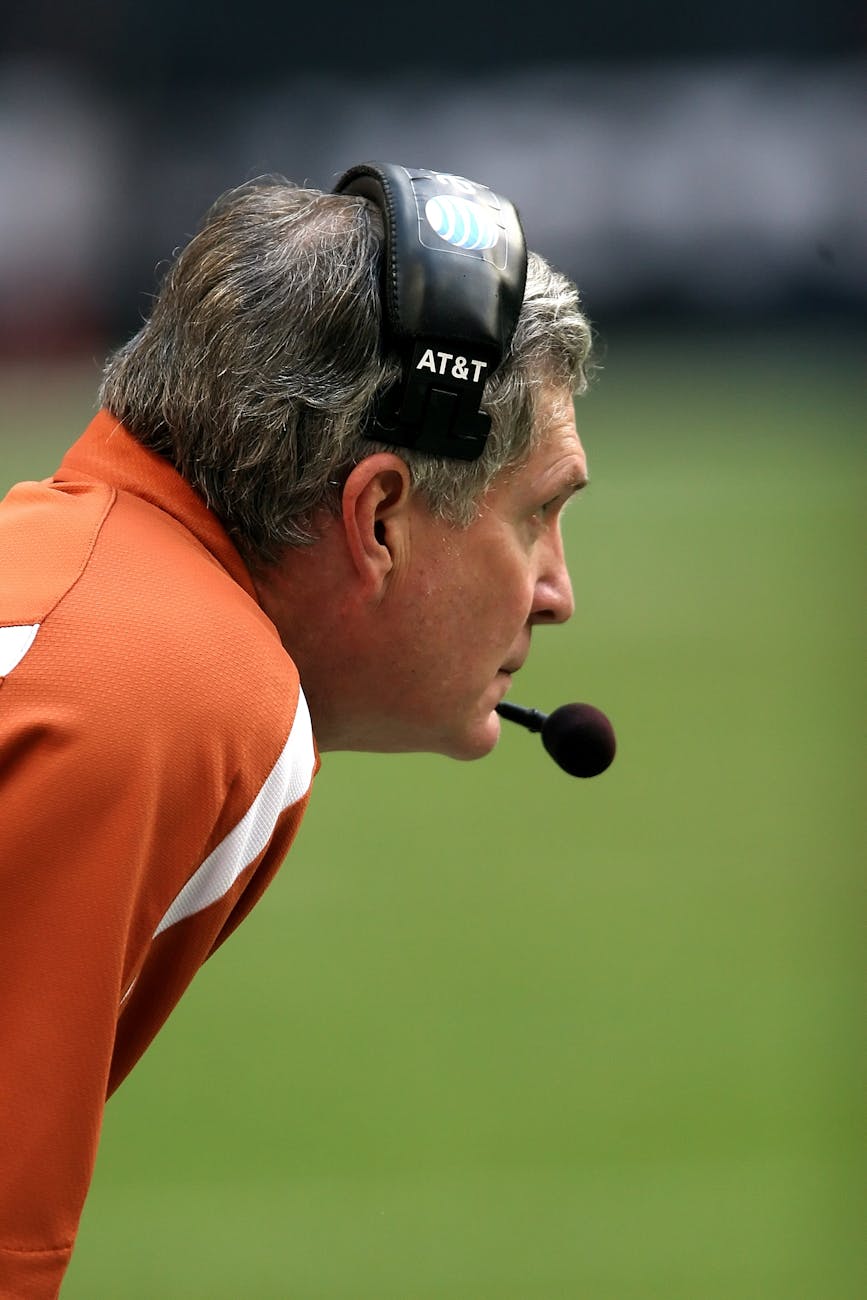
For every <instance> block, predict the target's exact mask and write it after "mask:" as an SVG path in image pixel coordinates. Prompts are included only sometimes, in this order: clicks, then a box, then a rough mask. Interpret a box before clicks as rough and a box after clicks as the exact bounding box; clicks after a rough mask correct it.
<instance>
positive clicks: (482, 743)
mask: <svg viewBox="0 0 867 1300" xmlns="http://www.w3.org/2000/svg"><path fill="white" fill-rule="evenodd" d="M499 739H500V716H499V714H498V713H495V712H494V711H493V709H492V710H491V711H490V712H489V713H487V714H486V715H485V716H484V717H483V718H480V719H478V720H476V721H475V722H474V723H473V724H472V725H471V726H469V727H467V728H466V729H465V730H464V731H463V732H461V734H460V735H458V736H455V737H454V738H453V739H452V740H451V742H450V743H449V744H448V746H447V747H444V748H443V751H442V752H443V753H444V754H445V755H446V756H447V757H448V758H456V759H458V761H459V762H463V763H471V762H473V761H474V760H475V759H477V758H485V757H486V755H488V754H490V752H491V750H492V749H494V747H495V746H496V744H497V741H498V740H499Z"/></svg>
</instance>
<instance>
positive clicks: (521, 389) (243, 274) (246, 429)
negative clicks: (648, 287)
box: [100, 177, 591, 566]
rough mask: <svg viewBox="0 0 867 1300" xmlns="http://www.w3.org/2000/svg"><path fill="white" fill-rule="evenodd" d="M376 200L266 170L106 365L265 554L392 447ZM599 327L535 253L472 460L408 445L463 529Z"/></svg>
mask: <svg viewBox="0 0 867 1300" xmlns="http://www.w3.org/2000/svg"><path fill="white" fill-rule="evenodd" d="M382 243H383V229H382V222H381V218H380V216H379V213H378V212H377V210H376V209H375V208H374V207H373V206H372V205H371V204H369V203H368V202H367V200H366V199H362V198H360V197H357V196H346V195H334V194H325V193H322V192H321V191H319V190H312V189H303V188H300V187H298V186H295V185H293V184H291V183H290V182H288V181H286V180H284V179H283V178H282V177H264V178H261V179H259V180H257V181H252V182H250V183H248V184H246V185H243V186H241V187H239V188H238V189H235V190H231V191H229V192H228V193H227V194H225V195H223V196H222V197H221V198H219V199H218V200H217V202H216V203H215V204H214V206H213V207H212V208H211V210H210V212H209V213H208V214H207V216H206V218H205V221H204V224H203V226H202V228H201V230H200V231H199V233H198V234H197V235H196V236H195V237H194V238H193V239H192V240H191V241H190V243H189V244H188V245H187V246H186V248H185V249H184V250H183V251H182V252H181V253H180V255H179V256H178V257H177V259H176V261H175V262H174V263H173V264H172V265H171V266H170V268H169V270H168V272H167V274H166V276H165V278H164V280H163V283H162V285H161V287H160V289H159V291H158V293H157V296H156V299H155V301H154V305H153V310H152V312H151V314H150V317H149V319H148V320H147V321H146V322H145V324H144V325H143V326H142V328H141V329H140V330H139V332H138V333H137V334H136V335H135V336H134V337H133V338H132V339H131V340H130V341H129V342H128V343H126V344H125V345H124V346H123V347H121V348H120V349H119V350H118V351H117V352H116V353H115V354H114V355H113V356H112V357H110V358H109V361H108V363H107V365H106V368H105V372H104V375H103V381H102V385H101V388H100V400H101V402H102V404H103V405H104V406H105V407H107V408H108V410H109V411H110V412H111V413H112V414H113V415H114V416H115V418H116V419H118V420H120V421H122V423H123V424H124V425H125V427H126V428H127V429H128V430H129V431H130V433H132V434H133V435H134V436H135V437H136V438H137V439H138V440H139V441H140V442H141V443H143V444H144V445H145V446H146V447H149V448H151V449H152V450H153V451H156V452H158V453H160V454H161V455H163V456H165V457H166V458H167V459H168V460H169V461H170V462H171V464H172V465H174V467H175V468H176V469H177V470H178V471H179V473H180V474H182V475H183V477H184V478H185V479H187V480H188V482H190V483H191V484H192V485H193V487H195V488H196V489H197V490H198V491H199V492H200V493H201V495H202V496H203V497H204V499H205V501H206V502H207V504H208V506H209V507H210V508H211V509H212V510H213V511H214V512H215V514H216V515H217V516H218V517H219V518H220V519H221V520H222V521H223V523H224V525H225V526H226V528H227V530H228V531H229V533H230V535H231V536H232V538H233V539H234V541H235V543H236V545H237V546H238V547H239V549H240V550H241V552H242V554H243V555H244V556H245V558H246V559H247V561H248V563H250V564H252V565H254V566H256V565H262V564H268V563H270V562H273V561H274V560H275V559H277V558H278V557H279V555H280V552H281V551H283V550H284V549H285V548H286V547H291V546H301V545H305V544H307V543H309V542H310V541H312V540H314V539H315V537H316V519H317V516H318V515H320V514H321V512H322V511H323V509H324V510H327V511H330V512H332V513H334V512H336V511H338V509H339V502H340V489H341V486H342V483H343V481H344V479H345V477H346V474H347V473H348V472H349V470H350V469H351V467H352V466H353V465H354V464H356V463H357V462H358V461H359V460H362V459H363V458H364V457H365V456H367V455H370V454H371V453H372V452H373V451H375V450H382V449H384V448H385V447H386V444H382V443H376V442H372V441H370V440H369V439H367V438H365V437H364V436H363V435H362V433H361V432H360V431H361V430H362V429H363V427H364V425H365V421H366V418H367V416H368V413H369V412H370V409H371V407H372V404H373V402H374V400H375V399H376V397H377V395H378V394H380V393H382V392H383V391H384V390H385V389H386V388H387V387H388V386H389V385H390V384H391V383H393V382H394V380H395V378H396V377H397V375H398V373H399V367H398V365H397V363H396V361H395V359H394V358H393V357H389V356H383V355H381V350H380V342H379V338H380V296H379V263H380V254H381V248H382ZM590 346H591V334H590V327H589V325H588V323H587V321H586V319H585V318H584V316H583V315H582V313H581V311H580V308H579V302H578V292H577V290H576V288H575V286H574V285H573V284H572V283H571V282H570V281H569V280H567V279H566V278H565V277H564V276H562V275H561V274H559V272H557V271H555V270H553V269H552V268H551V267H550V266H549V265H548V264H547V262H545V261H544V259H543V258H541V257H539V256H538V255H537V254H535V253H531V254H530V255H529V266H528V274H527V288H526V293H525V297H524V304H523V307H522V309H521V314H520V318H519V321H518V325H517V328H516V330H515V334H514V337H513V339H512V343H511V348H510V350H509V353H508V355H507V357H506V359H505V360H504V362H503V364H502V365H501V366H500V367H499V369H498V370H497V371H496V372H495V374H494V375H493V376H492V377H491V379H490V380H489V381H488V383H487V385H486V392H485V399H484V401H483V403H482V409H483V410H486V411H487V412H488V414H489V415H490V417H491V433H490V435H489V437H488V440H487V443H486V446H485V449H484V452H483V453H482V455H481V457H480V458H479V459H478V460H477V461H474V462H470V463H467V462H459V461H454V460H442V459H439V458H434V457H431V456H428V455H425V454H423V453H419V452H413V451H408V450H406V449H405V448H393V449H392V450H395V451H397V452H398V454H399V455H400V456H401V457H402V458H403V459H404V460H405V461H406V463H407V465H408V466H409V470H410V475H411V479H412V483H413V487H414V489H415V490H416V491H418V492H420V493H422V494H423V496H424V498H425V500H426V501H427V503H428V504H429V506H430V507H431V509H432V510H434V511H435V512H436V513H437V514H439V515H440V516H441V517H443V518H444V519H446V520H448V521H449V522H451V523H453V524H455V525H457V526H466V525H467V524H469V523H470V522H471V521H472V519H473V518H474V517H475V515H476V512H477V508H478V503H479V500H480V498H481V497H482V495H483V494H484V492H485V490H486V489H487V488H488V487H489V485H490V484H491V482H492V480H493V479H494V478H495V477H496V475H497V474H499V473H500V471H501V470H503V469H504V468H506V467H507V466H511V465H515V464H518V463H520V462H521V461H522V460H523V459H524V458H526V456H527V455H529V453H530V451H531V449H532V447H533V445H534V439H535V438H536V437H537V436H538V432H539V431H538V429H537V424H538V422H537V420H536V418H535V411H536V399H537V395H538V393H539V390H540V388H541V387H542V386H543V385H549V384H553V385H555V386H558V387H560V388H562V389H565V390H567V391H571V392H576V391H577V392H581V391H583V390H584V388H585V387H586V383H587V370H586V366H587V362H588V358H589V353H590Z"/></svg>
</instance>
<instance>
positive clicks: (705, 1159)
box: [0, 328, 867, 1300]
mask: <svg viewBox="0 0 867 1300" xmlns="http://www.w3.org/2000/svg"><path fill="white" fill-rule="evenodd" d="M606 342H607V354H606V357H605V364H604V370H603V372H602V373H601V375H600V377H599V379H598V381H597V384H596V386H595V388H594V391H593V393H592V394H591V396H590V397H589V398H587V399H584V400H583V401H582V402H581V403H580V405H579V427H580V428H581V430H582V433H583V435H584V439H585V442H586V445H587V447H588V452H589V458H590V467H591V476H592V479H593V484H592V487H591V490H590V491H589V492H588V493H585V494H582V499H581V500H580V502H579V503H577V504H576V505H575V506H574V508H573V509H572V510H570V512H569V513H568V515H567V517H566V521H565V531H566V539H567V548H568V551H569V554H570V557H571V560H572V568H573V576H574V579H575V588H576V598H577V606H578V609H577V614H576V617H575V619H574V620H573V622H572V623H571V624H570V625H569V626H568V627H566V628H559V629H552V630H550V631H543V632H542V633H541V634H540V635H538V637H537V641H536V646H535V651H534V655H533V656H532V657H531V659H530V662H529V664H528V666H527V667H526V669H525V670H524V671H523V672H522V674H521V676H520V678H519V679H518V682H516V688H515V698H516V699H518V700H519V701H520V702H524V703H528V704H533V705H536V706H537V707H540V708H544V709H549V708H552V707H554V706H555V705H557V704H559V703H562V702H563V701H565V700H570V699H586V700H590V701H592V702H594V703H596V704H598V705H599V706H600V707H602V708H604V709H605V710H606V711H607V712H608V713H609V715H610V716H611V718H612V720H613V721H614V723H615V726H616V728H617V732H618V738H619V753H618V757H617V759H616V761H615V764H614V766H613V767H612V768H611V769H610V770H609V771H608V772H607V773H606V774H605V775H603V776H602V777H600V778H598V779H597V780H595V781H590V782H580V781H575V780H573V779H571V778H569V777H567V776H565V775H564V774H562V773H561V772H560V771H559V770H558V769H557V768H556V767H554V765H553V764H552V763H551V762H550V761H549V760H548V759H547V758H546V756H545V755H544V753H543V751H542V749H541V746H540V745H539V742H538V740H537V739H536V738H533V737H531V736H529V735H526V734H524V733H523V732H518V731H517V730H510V731H509V732H508V734H504V735H503V738H502V741H501V744H500V746H499V747H498V749H497V751H496V752H495V753H494V755H492V756H491V757H490V758H488V759H487V760H485V761H484V762H481V763H477V764H472V765H461V764H451V763H449V762H447V761H445V760H442V759H436V758H430V757H425V756H418V757H415V756H413V757H410V758H406V757H401V758H387V757H373V756H366V755H365V756H352V755H333V756H326V758H325V760H324V762H323V766H322V771H321V773H320V775H319V777H318V778H317V781H316V789H315V795H314V798H313V801H312V803H311V808H310V812H309V815H308V818H307V820H306V822H305V825H304V827H303V829H302V833H301V835H300V837H299V840H298V842H297V844H296V847H295V848H294V850H293V852H292V854H291V856H290V858H289V859H288V861H287V863H286V866H285V867H284V869H283V872H282V873H281V875H280V876H279V877H278V879H277V881H276V882H275V884H274V885H273V886H272V888H271V890H270V891H269V893H268V894H267V895H266V897H265V899H264V901H263V903H262V904H261V906H260V907H259V908H258V909H257V911H256V912H254V914H253V915H252V917H251V918H250V919H249V921H248V922H247V923H246V924H245V925H244V926H243V927H242V929H241V930H240V931H239V933H238V934H237V935H236V936H235V937H234V938H233V939H232V940H231V941H230V943H229V944H228V945H227V946H226V947H225V948H224V949H223V950H222V951H221V952H220V953H219V954H218V956H217V957H216V958H215V959H214V961H213V962H211V963H210V964H209V966H208V968H206V969H205V970H204V971H203V972H202V973H201V974H200V975H199V976H198V978H197V980H196V982H195V984H194V986H193V988H192V989H191V990H190V992H189V993H188V995H187V997H186V999H185V1000H184V1002H183V1003H182V1005H181V1007H180V1008H179V1010H178V1011H177V1012H176V1013H175V1016H174V1017H173V1019H172V1020H171V1021H170V1023H169V1025H168V1026H167V1027H166V1029H165V1030H164V1031H163V1033H162V1035H161V1036H160V1038H159V1039H158V1040H157V1042H156V1044H155V1045H154V1047H153V1048H152V1049H151V1050H150V1052H149V1053H148V1055H147V1056H146V1057H145V1059H144V1061H143V1062H142V1063H141V1065H140V1066H139V1067H138V1068H137V1070H136V1071H135V1073H134V1074H133V1075H132V1077H131V1078H130V1079H129V1081H128V1082H127V1083H126V1084H125V1085H124V1086H123V1088H122V1089H121V1090H120V1092H119V1093H118V1095H117V1096H116V1097H115V1098H114V1099H113V1101H112V1102H111V1103H110V1105H109V1108H108V1112H107V1118H106V1124H105V1132H104V1139H103V1144H102V1149H101V1154H100V1159H99V1163H98V1167H97V1173H96V1178H95V1181H94V1184H93V1189H92V1192H91V1196H90V1199H89V1201H88V1204H87V1208H86V1211H85V1215H84V1219H83V1223H82V1229H81V1234H80V1238H79V1244H78V1247H77V1250H76V1254H75V1256H74V1259H73V1264H72V1267H71V1269H70V1272H69V1276H68V1281H67V1284H66V1286H65V1287H64V1291H63V1296H64V1300H103V1298H109V1300H115V1298H116V1297H121V1298H123V1300H139V1298H140V1300H155V1298H159V1300H241V1298H244V1300H247V1298H248V1297H249V1298H252V1300H284V1298H287V1300H808V1298H809V1300H860V1298H861V1297H862V1296H863V1295H865V1294H867V1271H865V1257H864V1248H863V1246H862V1240H863V1229H862V1219H863V1187H864V1170H865V1161H864V1142H863V1085H864V1079H865V1068H864V1066H865V1056H864V1045H865V1039H864V1033H863V1027H862V1025H863V986H864V978H863V977H864V963H863V960H862V957H861V943H862V940H861V931H862V928H863V922H862V915H863V911H862V909H863V890H862V887H861V878H862V871H863V866H862V864H863V860H864V849H865V837H864V834H863V817H862V811H861V810H862V804H863V780H862V776H863V755H864V751H863V744H862V735H863V723H864V692H863V675H862V669H861V659H862V646H863V630H864V623H863V618H862V617H861V614H860V610H861V609H862V608H863V596H862V590H861V588H862V583H861V577H862V573H863V565H862V561H861V554H862V552H863V530H862V528H861V525H860V519H859V516H860V513H861V509H862V502H863V498H864V489H865V474H864V469H865V461H864V454H863V447H864V442H863V438H864V427H865V419H864V416H865V409H864V400H863V390H862V387H861V385H862V378H861V370H862V364H863V340H858V339H855V338H853V337H852V335H851V334H850V335H848V336H845V335H839V334H834V333H832V332H829V331H828V330H827V329H825V330H822V329H819V328H817V329H816V331H815V333H814V334H809V333H806V332H800V333H797V334H796V333H793V332H788V333H786V332H780V331H777V332H775V333H764V334H751V335H749V336H748V337H745V338H742V339H735V338H733V337H731V336H728V335H724V334H722V333H709V334H707V335H706V336H704V337H703V336H702V335H701V334H700V332H696V333H695V334H693V335H691V336H690V337H688V338H686V337H680V336H664V337H660V338H658V339H656V340H654V341H651V342H648V341H647V340H642V339H639V338H638V337H637V336H634V335H628V334H625V333H619V332H618V331H613V332H612V334H611V335H610V337H608V338H607V340H606ZM93 387H94V380H93V376H91V375H85V376H83V377H82V376H80V375H77V374H70V375H66V376H61V377H60V378H59V379H57V380H56V381H54V382H53V383H49V382H47V381H46V382H45V383H40V384H39V386H38V392H37V393H36V399H37V400H36V401H35V402H34V385H33V383H32V376H30V375H26V374H18V375H17V376H16V375H12V376H8V377H7V379H6V382H5V386H4V392H5V395H6V401H5V403H4V405H3V416H2V426H3V427H2V428H0V457H2V469H3V479H4V480H7V481H8V480H9V479H11V478H13V477H15V476H17V475H18V474H20V473H22V472H25V473H29V474H33V475H35V474H42V473H44V472H46V471H47V470H48V469H49V468H50V467H51V465H52V462H53V458H54V455H55V451H56V448H57V446H58V445H60V444H62V443H63V441H64V440H65V439H66V438H67V436H68V435H70V434H74V433H76V432H77V431H78V428H79V427H80V426H81V424H82V423H83V421H84V420H85V419H86V418H87V413H88V410H89V405H90V402H91V397H92V391H93Z"/></svg>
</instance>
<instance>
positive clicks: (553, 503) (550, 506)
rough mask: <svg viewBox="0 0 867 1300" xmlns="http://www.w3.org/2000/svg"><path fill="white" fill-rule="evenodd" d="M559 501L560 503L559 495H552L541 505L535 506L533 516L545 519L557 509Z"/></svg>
mask: <svg viewBox="0 0 867 1300" xmlns="http://www.w3.org/2000/svg"><path fill="white" fill-rule="evenodd" d="M559 503H560V498H559V497H552V498H551V500H550V501H546V502H544V504H543V505H541V506H537V508H536V509H535V510H534V511H533V515H534V517H535V518H537V519H547V518H548V516H549V515H550V514H552V513H553V511H555V510H556V509H557V506H558V505H559Z"/></svg>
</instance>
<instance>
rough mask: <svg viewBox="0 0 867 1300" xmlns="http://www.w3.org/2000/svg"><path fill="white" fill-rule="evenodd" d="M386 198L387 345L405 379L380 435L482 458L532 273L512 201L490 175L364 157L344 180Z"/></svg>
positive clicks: (391, 399)
mask: <svg viewBox="0 0 867 1300" xmlns="http://www.w3.org/2000/svg"><path fill="white" fill-rule="evenodd" d="M334 192H335V193H336V194H360V195H362V196H363V197H364V198H366V199H370V200H371V202H373V203H374V204H376V206H377V207H378V208H379V210H380V211H381V213H382V217H383V221H384V224H385V249H384V255H383V264H382V304H383V346H384V347H385V349H386V350H389V351H394V352H395V353H396V354H397V356H398V357H399V359H400V363H401V371H402V373H401V378H400V380H399V381H398V383H397V384H396V385H395V386H394V388H393V389H391V391H390V392H388V393H386V394H385V395H384V397H383V398H382V399H381V400H380V402H379V403H378V405H377V409H376V412H375V415H374V417H373V420H372V422H371V424H370V426H369V428H368V429H367V430H366V431H365V432H366V433H367V435H368V436H369V437H371V438H375V439H376V440H377V441H380V442H388V443H391V444H393V445H395V446H400V447H411V448H413V449H414V450H416V451H424V452H428V453H429V454H431V455H434V456H446V457H454V458H456V459H459V460H476V459H477V458H478V457H479V456H480V455H481V454H482V450H483V448H484V445H485V439H486V438H487V436H488V431H489V429H490V420H489V418H488V417H487V416H486V415H485V414H484V412H482V411H480V410H479V403H480V402H481V400H482V396H483V394H484V390H485V381H486V380H487V379H488V378H489V376H490V375H492V374H493V372H494V371H495V370H496V369H497V366H499V365H500V363H501V361H502V360H503V357H504V356H505V354H506V351H507V349H508V347H509V343H510V341H511V338H512V335H513V333H514V331H515V326H516V324H517V322H518V315H519V313H520V310H521V304H522V302H523V301H524V287H525V284H526V279H527V248H526V244H525V242H524V232H523V230H522V229H521V222H520V218H519V217H518V213H517V211H516V209H515V207H514V205H513V204H512V203H510V202H509V200H508V199H505V198H503V197H502V196H501V195H498V194H495V193H494V192H493V190H490V189H488V187H487V186H486V185H481V184H478V183H477V182H476V181H468V180H465V179H464V177H462V176H452V175H449V174H448V173H446V172H434V171H426V170H425V169H424V168H421V167H415V168H410V167H401V166H398V165H396V164H394V163H361V164H359V166H357V167H352V168H350V170H349V171H347V172H346V173H344V175H343V176H342V177H341V178H340V180H339V181H338V182H337V184H336V186H335V187H334Z"/></svg>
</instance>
